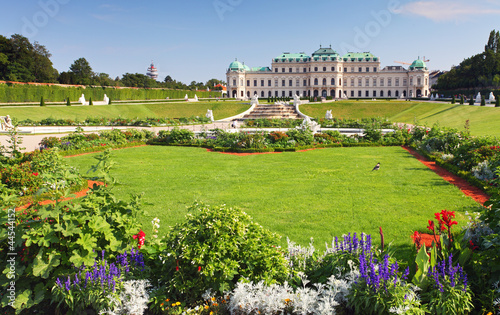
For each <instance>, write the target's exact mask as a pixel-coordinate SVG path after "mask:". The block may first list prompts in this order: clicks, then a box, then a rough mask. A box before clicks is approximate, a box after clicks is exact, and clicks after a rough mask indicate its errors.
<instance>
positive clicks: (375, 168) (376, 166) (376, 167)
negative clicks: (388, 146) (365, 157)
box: [372, 162, 380, 172]
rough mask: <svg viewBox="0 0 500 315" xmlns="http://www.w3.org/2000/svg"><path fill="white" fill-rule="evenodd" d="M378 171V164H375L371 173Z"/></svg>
mask: <svg viewBox="0 0 500 315" xmlns="http://www.w3.org/2000/svg"><path fill="white" fill-rule="evenodd" d="M379 169H380V162H379V163H377V165H375V167H374V168H373V169H372V172H373V171H378V170H379Z"/></svg>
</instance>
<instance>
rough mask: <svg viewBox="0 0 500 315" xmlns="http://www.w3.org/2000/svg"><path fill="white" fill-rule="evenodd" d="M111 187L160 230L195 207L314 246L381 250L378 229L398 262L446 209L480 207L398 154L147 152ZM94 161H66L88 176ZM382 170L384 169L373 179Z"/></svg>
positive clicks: (118, 156) (127, 159) (120, 160)
mask: <svg viewBox="0 0 500 315" xmlns="http://www.w3.org/2000/svg"><path fill="white" fill-rule="evenodd" d="M112 155H113V160H114V161H116V162H117V166H116V168H115V169H114V171H113V172H112V174H113V175H114V176H115V177H116V178H117V179H118V180H119V181H120V182H121V185H118V186H116V187H115V188H114V190H115V192H116V194H117V196H118V197H119V198H120V199H127V198H128V195H129V194H130V193H141V192H144V193H145V194H144V199H143V200H144V202H145V205H144V209H146V210H147V212H148V214H147V216H146V217H144V218H143V219H142V223H143V225H144V227H145V232H146V234H150V233H151V229H150V226H151V224H150V221H151V219H152V218H154V217H155V216H157V217H159V218H160V219H161V228H162V230H163V231H166V228H167V226H169V225H173V224H175V223H177V222H181V221H182V220H183V219H184V216H185V214H186V206H189V205H191V204H192V203H193V202H195V201H203V202H205V203H208V204H227V205H229V206H234V207H239V208H242V209H243V210H244V211H246V212H247V213H248V214H249V215H250V216H252V217H253V218H254V220H255V221H256V222H258V223H260V224H261V225H263V226H264V227H266V228H268V229H270V230H272V231H274V232H277V233H279V234H280V235H282V236H284V238H283V244H285V242H286V237H287V236H288V237H290V239H291V240H293V241H295V242H297V243H300V244H304V245H306V244H308V242H309V239H310V238H311V237H313V238H314V240H315V244H316V247H317V248H320V249H324V244H325V242H331V240H332V237H333V236H341V235H342V234H344V233H348V232H358V233H359V232H365V233H370V234H372V235H373V236H374V239H375V241H376V242H379V236H378V228H379V226H381V227H382V228H383V229H384V232H385V239H386V241H387V242H388V243H389V242H393V244H394V245H395V246H396V247H397V248H398V250H399V255H403V256H405V255H406V254H408V251H409V249H410V244H411V242H410V235H411V234H412V232H413V231H414V230H416V229H417V230H419V231H424V230H425V227H426V224H427V220H429V219H432V218H433V217H434V215H433V214H434V213H435V212H439V211H441V210H442V209H447V210H453V211H457V213H458V220H457V221H459V224H460V225H464V224H465V222H466V220H465V218H464V216H463V213H464V212H465V211H466V210H469V211H470V210H471V208H474V207H476V206H477V203H475V202H474V201H473V200H472V199H471V198H469V197H465V196H464V195H463V194H462V193H461V191H460V190H459V189H458V188H456V187H454V186H452V185H451V184H448V183H447V182H445V181H444V180H442V179H441V178H440V177H439V176H438V175H436V174H435V173H434V172H432V171H430V170H429V169H428V168H426V167H425V166H424V165H423V164H421V163H420V162H419V161H417V160H416V159H414V158H413V157H412V156H411V155H410V154H409V153H407V152H406V151H405V150H403V149H402V148H400V147H380V148H335V149H321V150H313V151H307V152H297V153H279V154H262V155H250V156H234V155H226V154H220V153H213V152H207V151H206V150H205V149H202V148H184V147H156V146H146V147H139V148H131V149H124V150H117V151H113V153H112ZM93 156H95V155H94V154H92V155H84V156H79V157H73V158H68V160H67V161H68V163H69V164H71V165H73V166H76V167H78V168H79V169H80V170H81V171H82V172H83V173H85V172H86V170H88V168H89V166H90V165H91V164H93V163H94V161H95V160H94V159H93ZM377 162H381V165H382V166H381V169H380V170H379V171H373V172H372V171H371V170H372V168H373V166H374V165H375V164H376V163H377Z"/></svg>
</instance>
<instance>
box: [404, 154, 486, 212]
mask: <svg viewBox="0 0 500 315" xmlns="http://www.w3.org/2000/svg"><path fill="white" fill-rule="evenodd" d="M402 148H403V149H405V150H406V151H408V152H409V153H410V154H411V155H413V156H414V157H415V158H416V159H418V160H419V161H420V162H421V163H422V164H424V165H425V166H427V167H428V168H430V169H431V170H433V171H434V172H435V173H436V174H438V175H439V176H441V177H442V178H443V179H444V180H446V181H447V182H449V183H450V184H453V185H455V186H457V187H458V188H459V189H460V190H461V191H462V192H463V193H464V194H465V195H467V196H469V197H472V199H474V200H475V201H477V202H479V203H481V204H484V203H485V202H486V201H488V200H489V199H490V196H488V195H487V194H486V193H485V192H484V191H482V190H481V189H479V188H477V187H476V186H473V185H471V184H469V183H468V182H467V181H466V180H465V179H463V178H461V177H459V176H457V175H455V174H453V173H451V172H449V171H447V170H446V169H444V168H443V167H441V166H439V165H437V164H436V162H433V161H429V160H428V159H426V158H425V157H424V156H422V155H421V154H419V153H418V152H416V151H415V150H413V149H412V148H408V147H402Z"/></svg>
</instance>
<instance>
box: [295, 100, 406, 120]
mask: <svg viewBox="0 0 500 315" xmlns="http://www.w3.org/2000/svg"><path fill="white" fill-rule="evenodd" d="M413 106H415V103H414V102H401V101H396V100H394V101H371V100H367V101H363V100H359V101H338V102H331V103H321V104H318V103H315V104H304V105H300V111H301V112H302V113H304V114H306V115H308V116H311V117H315V118H318V117H319V118H324V117H325V113H326V111H327V110H332V115H333V117H336V118H353V119H358V118H368V117H386V118H389V117H392V116H394V115H396V114H399V113H401V111H404V110H407V109H409V108H412V107H413Z"/></svg>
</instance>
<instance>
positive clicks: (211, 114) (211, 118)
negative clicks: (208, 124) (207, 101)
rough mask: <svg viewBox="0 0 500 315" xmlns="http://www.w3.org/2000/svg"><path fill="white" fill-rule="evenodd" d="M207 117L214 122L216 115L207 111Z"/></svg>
mask: <svg viewBox="0 0 500 315" xmlns="http://www.w3.org/2000/svg"><path fill="white" fill-rule="evenodd" d="M205 117H207V118H209V119H210V121H214V114H213V113H212V110H211V109H209V110H207V114H206V115H205Z"/></svg>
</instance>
